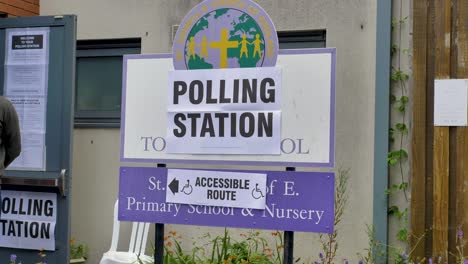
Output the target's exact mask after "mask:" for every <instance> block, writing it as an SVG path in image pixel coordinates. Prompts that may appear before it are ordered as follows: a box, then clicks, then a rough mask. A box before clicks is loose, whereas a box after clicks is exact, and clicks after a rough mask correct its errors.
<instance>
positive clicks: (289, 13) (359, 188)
mask: <svg viewBox="0 0 468 264" xmlns="http://www.w3.org/2000/svg"><path fill="white" fill-rule="evenodd" d="M199 2H201V1H195V0H139V1H129V0H80V1H76V0H42V1H41V12H40V13H41V15H59V14H76V15H78V39H106V38H128V37H140V38H141V39H142V53H167V52H170V50H171V45H172V44H171V38H170V37H171V25H174V24H179V23H180V21H181V20H182V18H183V17H184V15H185V14H186V13H187V12H188V11H189V10H190V9H191V8H192V7H193V6H195V5H196V4H198V3H199ZM256 2H258V3H259V4H260V5H261V6H262V7H263V8H264V9H265V10H266V11H267V12H268V13H269V14H270V16H271V17H272V19H273V22H274V23H275V24H276V28H277V30H281V31H285V30H310V29H326V30H327V46H328V47H336V48H337V74H336V76H337V80H336V81H337V82H336V84H337V86H336V144H335V145H336V152H335V153H336V167H337V168H344V169H349V170H350V175H349V176H350V181H349V185H348V190H349V193H350V197H349V202H348V206H347V208H346V210H345V213H344V219H343V221H342V223H341V224H340V225H339V226H338V227H337V228H338V229H339V238H338V239H339V244H340V246H339V256H340V257H339V258H342V257H343V258H344V257H347V258H350V259H353V258H355V256H356V253H357V252H360V251H362V250H363V249H364V248H366V247H367V245H368V238H367V235H366V232H365V230H366V226H365V225H366V224H372V222H373V219H372V215H373V212H372V206H373V162H374V161H373V152H374V142H373V139H374V135H373V133H374V108H375V105H374V101H375V42H376V39H375V38H376V1H374V0H352V1H342V0H315V1H310V0H295V1H280V0H274V1H271V0H258V1H256ZM74 137H75V138H74V146H73V147H74V151H73V155H74V160H73V180H72V184H73V189H72V230H71V232H72V236H73V237H75V238H76V239H77V240H82V241H85V242H87V243H88V244H89V245H90V248H91V259H90V260H89V263H97V262H98V259H99V258H100V256H101V255H102V253H103V252H104V251H106V250H108V248H109V247H110V240H111V232H112V210H113V204H114V202H115V199H116V197H117V192H118V168H119V165H120V164H119V142H120V132H119V130H118V129H75V132H74ZM277 169H278V168H277ZM280 169H281V168H280ZM298 170H302V168H298ZM166 230H177V231H178V232H180V233H182V234H183V237H185V238H192V237H199V236H201V235H202V234H203V233H206V232H220V231H222V229H220V228H206V227H191V226H170V225H169V226H166ZM239 232H243V231H239ZM123 235H125V232H124V234H121V236H123ZM121 241H123V240H121ZM126 241H128V238H127V240H126ZM184 244H185V245H191V242H185V243H184ZM126 245H127V242H125V246H126ZM122 248H125V247H122ZM320 251H321V246H320V244H319V243H318V235H317V234H310V233H296V236H295V251H294V252H295V256H297V257H299V256H301V257H302V260H304V261H305V260H312V259H316V258H317V256H318V253H319V252H320Z"/></svg>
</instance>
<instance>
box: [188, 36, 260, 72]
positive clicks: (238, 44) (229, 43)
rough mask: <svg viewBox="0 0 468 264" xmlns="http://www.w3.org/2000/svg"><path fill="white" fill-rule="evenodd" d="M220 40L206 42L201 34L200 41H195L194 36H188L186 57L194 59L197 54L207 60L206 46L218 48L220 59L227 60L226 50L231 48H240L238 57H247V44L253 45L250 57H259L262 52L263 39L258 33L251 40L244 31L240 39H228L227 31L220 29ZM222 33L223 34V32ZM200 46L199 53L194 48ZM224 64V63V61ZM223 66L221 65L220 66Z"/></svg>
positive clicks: (205, 38)
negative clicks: (250, 40)
mask: <svg viewBox="0 0 468 264" xmlns="http://www.w3.org/2000/svg"><path fill="white" fill-rule="evenodd" d="M221 33H222V34H221V40H220V41H219V42H208V41H207V37H206V36H203V37H202V39H201V42H200V43H197V42H196V41H195V37H190V38H189V41H188V42H187V46H186V47H187V57H188V60H189V61H191V60H196V59H197V56H198V57H199V58H200V59H205V61H208V47H209V46H210V48H212V49H219V50H220V56H221V57H220V61H224V62H227V59H228V58H227V56H228V55H227V54H228V52H227V50H228V49H233V48H240V54H239V59H240V58H244V57H245V58H247V59H248V58H249V46H253V49H254V50H253V55H252V58H257V57H258V58H261V57H262V56H263V54H262V44H263V40H262V39H261V38H260V34H256V35H255V39H254V40H253V41H252V42H249V41H248V39H247V35H246V34H245V33H244V34H242V37H241V38H242V39H241V40H240V41H236V40H229V39H228V31H227V30H226V29H223V30H222V31H221ZM223 33H224V34H223ZM197 47H200V50H199V53H197V51H196V48H197ZM224 64H226V63H224ZM221 68H223V67H221Z"/></svg>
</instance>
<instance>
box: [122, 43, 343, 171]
mask: <svg viewBox="0 0 468 264" xmlns="http://www.w3.org/2000/svg"><path fill="white" fill-rule="evenodd" d="M277 67H280V68H281V71H282V72H281V75H282V77H281V78H282V81H281V94H278V98H280V100H281V128H280V130H281V140H280V154H279V155H271V154H258V155H246V154H232V155H219V154H183V153H170V151H168V149H167V148H168V147H169V144H168V142H167V140H168V139H167V138H166V135H167V124H168V122H169V121H168V105H167V103H168V99H167V98H169V96H170V95H169V93H170V90H171V89H169V87H168V84H169V78H170V74H169V73H170V72H171V71H173V66H172V57H171V55H170V54H162V55H130V56H125V57H124V78H123V99H122V129H121V133H122V138H121V140H122V142H121V161H123V162H159V163H190V164H196V163H201V164H218V163H219V164H237V165H239V164H245V165H275V166H291V167H292V166H304V167H317V166H320V167H333V165H334V129H335V124H334V120H335V109H334V108H335V49H308V50H294V51H293V50H288V51H281V52H280V55H279V57H278V61H277ZM250 70H255V69H250ZM194 71H195V72H196V71H198V70H194ZM226 142H227V141H226ZM181 147H183V146H181Z"/></svg>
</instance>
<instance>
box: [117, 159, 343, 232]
mask: <svg viewBox="0 0 468 264" xmlns="http://www.w3.org/2000/svg"><path fill="white" fill-rule="evenodd" d="M167 171H168V169H166V168H144V167H141V168H137V167H121V168H120V184H119V186H120V187H119V220H121V221H136V222H150V223H164V224H183V225H201V226H219V227H238V228H255V229H271V230H285V231H301V232H317V233H331V232H333V222H334V195H335V192H334V182H335V177H334V173H332V172H292V171H254V172H255V173H266V174H267V197H266V198H267V199H266V209H265V210H256V209H247V208H230V207H216V206H206V205H190V204H173V203H166V191H167ZM238 172H241V171H238ZM242 172H246V173H249V172H253V171H242Z"/></svg>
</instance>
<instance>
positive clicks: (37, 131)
mask: <svg viewBox="0 0 468 264" xmlns="http://www.w3.org/2000/svg"><path fill="white" fill-rule="evenodd" d="M49 31H50V29H49V28H45V27H42V28H12V29H7V30H6V36H7V38H6V56H5V82H4V87H5V88H4V92H5V96H6V97H8V99H9V100H10V101H11V102H12V104H13V105H14V107H15V109H16V111H17V112H18V117H19V121H20V129H21V144H22V151H21V155H20V156H19V157H18V158H17V159H16V160H15V161H14V162H13V163H12V164H11V165H10V167H9V169H11V170H37V171H43V170H45V156H46V147H45V135H46V114H47V113H46V110H47V87H48V68H49V42H48V41H49Z"/></svg>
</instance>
